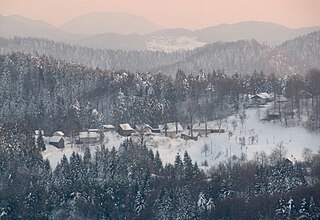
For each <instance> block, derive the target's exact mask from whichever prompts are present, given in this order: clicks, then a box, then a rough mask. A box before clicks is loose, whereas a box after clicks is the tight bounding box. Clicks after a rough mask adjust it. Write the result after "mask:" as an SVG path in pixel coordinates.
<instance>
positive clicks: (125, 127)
mask: <svg viewBox="0 0 320 220" xmlns="http://www.w3.org/2000/svg"><path fill="white" fill-rule="evenodd" d="M118 132H119V134H120V135H122V136H131V134H132V133H135V132H136V131H135V130H134V129H133V128H132V127H131V126H130V125H129V124H127V123H126V124H119V128H118Z"/></svg>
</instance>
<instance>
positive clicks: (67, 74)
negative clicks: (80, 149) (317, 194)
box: [0, 53, 320, 134]
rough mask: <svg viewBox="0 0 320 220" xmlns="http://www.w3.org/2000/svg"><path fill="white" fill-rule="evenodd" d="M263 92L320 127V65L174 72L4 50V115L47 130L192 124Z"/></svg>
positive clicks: (0, 60) (0, 92)
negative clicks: (286, 72)
mask: <svg viewBox="0 0 320 220" xmlns="http://www.w3.org/2000/svg"><path fill="white" fill-rule="evenodd" d="M260 92H270V93H274V97H275V98H277V97H278V96H280V95H283V96H285V97H287V98H288V99H289V102H288V103H287V104H285V105H281V106H280V107H281V108H278V107H276V105H275V109H280V110H279V111H280V112H283V114H282V117H283V118H284V123H285V124H287V125H290V123H289V122H290V119H292V118H288V115H293V114H291V113H295V115H298V117H299V118H300V119H303V118H306V120H305V121H302V122H301V123H302V124H304V125H306V126H308V127H309V128H310V129H312V130H317V129H319V125H320V117H319V115H320V114H319V111H320V100H319V96H320V71H319V70H318V69H312V70H310V71H309V72H308V74H307V75H305V76H302V75H290V76H286V77H281V78H279V77H277V76H275V75H273V74H271V75H266V74H264V73H263V72H260V73H258V72H256V71H255V72H254V73H252V74H250V75H240V74H234V75H232V76H227V75H226V74H224V72H223V71H219V70H216V71H212V72H204V71H202V70H200V71H199V72H197V73H195V74H191V75H187V74H185V73H184V72H183V71H178V72H177V73H176V76H175V77H174V78H172V77H170V76H167V75H165V74H163V73H158V74H148V73H131V72H124V71H118V72H112V71H103V70H100V69H91V68H87V67H83V66H79V65H75V64H70V63H67V62H65V61H61V60H55V59H53V58H49V57H46V56H32V55H26V54H22V53H13V54H10V55H3V56H0V97H1V99H0V106H1V108H0V121H2V122H15V121H16V120H18V121H19V120H20V121H21V120H24V121H26V122H27V123H29V124H31V125H32V126H33V129H39V128H42V129H44V130H45V131H46V132H47V133H52V132H54V131H55V130H63V131H65V132H66V133H67V134H71V133H74V132H77V131H79V130H82V129H87V128H97V127H99V126H100V125H102V124H105V123H113V124H114V125H117V124H118V123H131V124H141V123H149V124H151V125H153V126H157V125H159V124H164V123H167V122H176V121H179V122H180V123H181V124H183V125H186V126H188V125H190V126H192V124H193V123H195V122H200V121H201V122H206V121H208V120H213V119H219V118H222V117H224V116H226V115H229V114H232V113H236V112H238V111H239V110H241V109H242V108H243V107H245V105H247V104H248V102H249V96H248V94H256V93H260ZM308 94H309V97H306V95H307V96H308ZM275 104H277V103H275ZM303 115H305V116H306V117H302V116H303ZM295 118H296V117H295ZM288 121H289V122H288Z"/></svg>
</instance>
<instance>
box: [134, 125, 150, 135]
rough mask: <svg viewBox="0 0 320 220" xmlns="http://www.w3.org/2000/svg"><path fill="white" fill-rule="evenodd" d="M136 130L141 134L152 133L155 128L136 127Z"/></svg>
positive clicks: (148, 126)
mask: <svg viewBox="0 0 320 220" xmlns="http://www.w3.org/2000/svg"><path fill="white" fill-rule="evenodd" d="M134 129H135V130H136V131H137V132H139V133H144V134H145V133H152V130H153V128H152V127H151V126H150V125H148V124H140V125H135V126H134Z"/></svg>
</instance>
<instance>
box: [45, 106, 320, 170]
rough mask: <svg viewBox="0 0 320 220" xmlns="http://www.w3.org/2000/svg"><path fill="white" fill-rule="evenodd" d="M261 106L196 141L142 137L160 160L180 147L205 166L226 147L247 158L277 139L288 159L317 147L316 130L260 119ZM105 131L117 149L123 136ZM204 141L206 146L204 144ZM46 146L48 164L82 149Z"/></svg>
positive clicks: (172, 157)
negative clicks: (313, 131) (311, 130)
mask: <svg viewBox="0 0 320 220" xmlns="http://www.w3.org/2000/svg"><path fill="white" fill-rule="evenodd" d="M265 110H266V107H265V108H260V109H259V110H258V109H247V110H245V112H246V116H247V117H246V119H245V120H244V123H243V128H242V125H241V120H240V118H239V116H236V115H233V116H230V117H228V118H227V119H226V120H225V121H224V123H223V125H222V126H223V127H222V128H224V129H226V132H225V133H221V134H218V133H212V134H208V137H204V135H202V137H200V138H199V139H198V141H194V140H188V141H187V140H184V139H182V138H176V139H171V138H167V137H164V135H163V134H155V135H153V136H148V137H145V143H146V145H147V147H148V148H149V149H152V150H153V151H154V152H155V151H159V153H160V157H161V159H162V161H163V163H164V164H165V163H173V162H174V160H175V156H176V154H177V153H179V154H180V155H183V153H184V151H188V153H189V154H190V156H191V158H192V160H193V161H197V163H198V164H199V165H202V164H203V163H204V161H207V163H208V165H209V166H211V165H215V164H218V163H219V162H222V161H225V160H227V159H229V158H230V151H231V156H236V157H238V158H240V157H241V156H242V155H243V154H245V155H246V157H247V159H249V160H250V159H253V158H254V155H255V153H256V152H265V153H266V154H270V153H271V151H272V149H274V148H275V147H276V145H277V144H279V143H281V142H282V143H283V145H284V147H285V148H286V150H287V154H286V156H287V157H288V158H289V159H291V160H302V159H303V158H302V151H303V149H304V148H309V149H311V150H312V151H313V152H314V153H315V152H317V151H318V150H319V149H320V135H319V134H317V133H310V132H308V131H307V130H306V129H305V128H304V127H301V126H297V127H288V128H285V127H284V126H283V125H281V124H279V122H262V121H260V120H259V117H260V115H262V114H263V111H265ZM259 112H260V113H259ZM233 120H234V121H236V124H237V126H236V127H235V129H234V132H233V126H232V123H231V121H233ZM208 125H211V127H213V126H215V127H216V123H215V122H214V121H213V122H209V123H208ZM229 131H230V132H233V134H232V136H229ZM105 135H106V136H105V142H104V144H105V146H106V147H107V148H109V149H111V148H112V147H113V146H114V147H115V148H116V149H117V148H118V147H119V145H120V143H121V142H123V141H124V140H126V139H127V138H126V137H121V136H120V135H119V134H117V133H110V132H109V133H105ZM137 138H138V137H133V141H137ZM241 139H242V140H241ZM205 145H206V147H204V146H205ZM46 147H47V149H46V150H45V151H44V152H43V157H44V158H45V159H46V158H48V159H49V161H50V163H51V165H52V167H55V166H56V164H57V163H58V162H59V161H60V159H61V158H62V156H63V154H65V155H66V156H67V157H70V155H71V154H72V152H73V151H75V152H78V153H80V154H82V153H83V148H81V147H79V146H77V147H73V148H72V147H71V144H70V142H68V141H67V144H66V147H65V148H64V149H57V148H55V147H54V146H52V145H48V144H46ZM89 147H90V149H91V152H92V153H94V152H95V148H96V146H89ZM205 148H206V149H207V150H206V151H205Z"/></svg>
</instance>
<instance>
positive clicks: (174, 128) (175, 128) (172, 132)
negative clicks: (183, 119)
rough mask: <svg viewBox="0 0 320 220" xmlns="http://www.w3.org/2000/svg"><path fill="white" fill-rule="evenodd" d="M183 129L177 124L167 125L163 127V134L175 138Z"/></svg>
mask: <svg viewBox="0 0 320 220" xmlns="http://www.w3.org/2000/svg"><path fill="white" fill-rule="evenodd" d="M182 131H183V128H182V126H181V124H180V123H179V122H172V123H167V124H165V125H164V126H163V132H164V133H165V134H167V137H170V138H175V137H176V136H177V134H178V133H181V132H182Z"/></svg>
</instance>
